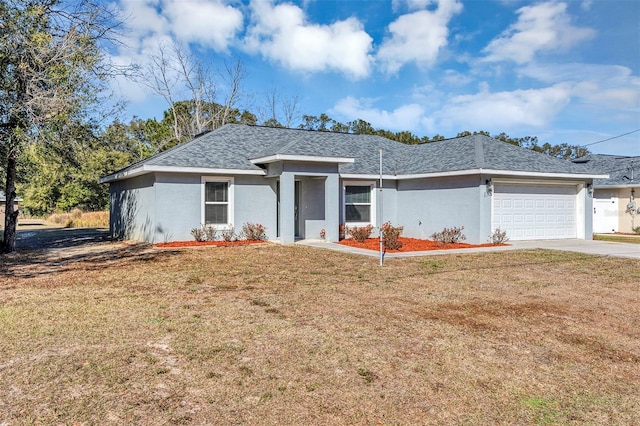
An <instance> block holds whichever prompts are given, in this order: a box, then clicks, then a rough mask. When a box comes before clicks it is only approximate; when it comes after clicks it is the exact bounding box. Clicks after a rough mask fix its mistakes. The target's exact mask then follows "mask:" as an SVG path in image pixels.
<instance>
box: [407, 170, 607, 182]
mask: <svg viewBox="0 0 640 426" xmlns="http://www.w3.org/2000/svg"><path fill="white" fill-rule="evenodd" d="M468 175H493V176H519V177H537V178H556V179H558V178H560V179H606V178H608V177H609V175H590V174H577V173H546V172H523V171H511V170H493V169H470V170H456V171H451V172H437V173H421V174H412V175H398V176H397V178H396V179H398V180H406V179H423V178H434V177H447V176H468Z"/></svg>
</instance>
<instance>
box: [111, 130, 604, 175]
mask: <svg viewBox="0 0 640 426" xmlns="http://www.w3.org/2000/svg"><path fill="white" fill-rule="evenodd" d="M379 150H382V151H383V156H384V161H383V174H384V175H387V176H398V177H401V176H403V175H404V176H408V175H428V174H433V173H446V172H457V171H458V172H459V171H465V170H481V169H482V170H487V171H505V172H523V173H549V174H565V175H566V174H570V175H584V177H588V176H589V175H592V174H593V173H592V172H591V171H589V170H585V168H584V167H581V166H580V165H578V164H573V163H571V162H569V161H565V160H561V159H557V158H552V157H549V156H547V155H545V154H540V153H537V152H534V151H531V150H528V149H524V148H520V147H517V146H514V145H510V144H508V143H505V142H501V141H498V140H495V139H493V138H490V137H487V136H484V135H471V136H465V137H461V138H453V139H446V140H442V141H437V142H431V143H427V144H422V145H405V144H402V143H399V142H395V141H392V140H389V139H386V138H383V137H381V136H374V135H354V134H348V133H334V132H318V131H309V130H299V129H283V128H273V127H261V126H248V125H242V124H227V125H225V126H223V127H221V128H219V129H216V130H214V131H212V132H209V133H206V134H204V135H202V136H199V137H196V138H195V139H193V140H191V141H189V142H186V143H183V144H181V145H178V146H176V147H174V148H172V149H169V150H167V151H164V152H162V153H159V154H157V155H154V156H152V157H150V158H147V159H145V160H142V161H140V162H138V163H135V164H132V165H130V166H128V167H126V168H124V169H122V170H119V171H117V172H115V173H113V174H111V175H109V176H105V177H104V178H102V179H101V182H109V181H113V180H119V179H122V178H125V177H127V176H131V175H135V174H141V173H146V172H151V171H160V170H170V171H178V170H179V171H184V172H189V171H193V172H197V171H198V170H204V169H216V170H230V171H236V172H245V173H256V174H262V173H263V169H262V168H261V167H260V166H259V165H258V164H255V162H256V159H262V158H267V157H275V158H277V157H278V156H287V157H289V158H291V157H295V158H298V159H299V160H301V161H303V160H304V159H305V158H307V159H310V158H314V157H315V158H323V159H324V160H325V161H335V162H336V163H339V164H340V165H339V170H340V173H341V174H343V175H375V174H378V173H379ZM343 159H352V162H344V161H341V160H343ZM252 160H253V162H252Z"/></svg>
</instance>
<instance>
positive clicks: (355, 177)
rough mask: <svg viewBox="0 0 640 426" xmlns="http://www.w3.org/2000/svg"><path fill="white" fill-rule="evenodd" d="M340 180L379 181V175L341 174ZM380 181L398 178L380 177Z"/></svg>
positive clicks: (392, 176)
mask: <svg viewBox="0 0 640 426" xmlns="http://www.w3.org/2000/svg"><path fill="white" fill-rule="evenodd" d="M340 178H342V179H369V180H372V179H373V180H378V179H380V175H359V174H357V173H341V174H340ZM382 179H384V180H396V179H398V176H396V175H382Z"/></svg>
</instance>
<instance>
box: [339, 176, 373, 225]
mask: <svg viewBox="0 0 640 426" xmlns="http://www.w3.org/2000/svg"><path fill="white" fill-rule="evenodd" d="M344 204H345V222H347V223H349V222H364V223H370V222H371V186H369V185H367V186H345V191H344Z"/></svg>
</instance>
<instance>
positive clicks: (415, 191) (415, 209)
mask: <svg viewBox="0 0 640 426" xmlns="http://www.w3.org/2000/svg"><path fill="white" fill-rule="evenodd" d="M483 192H484V190H483V187H482V186H481V182H480V176H455V177H442V178H432V179H413V180H401V181H398V192H397V205H398V212H397V217H398V220H397V222H398V225H400V226H404V232H403V235H404V236H407V237H412V238H430V236H431V234H433V233H434V232H438V231H442V230H443V229H444V228H451V227H454V226H456V227H460V226H464V231H463V232H464V234H465V235H466V237H467V240H466V241H467V242H470V243H473V244H478V243H483V242H487V237H488V233H487V232H488V230H487V225H486V223H484V224H483V222H488V223H489V224H490V223H491V220H490V218H489V220H488V221H487V219H486V217H485V216H486V215H487V212H486V209H487V203H488V206H489V207H488V209H489V215H490V209H491V204H490V200H485V199H484V197H482V193H483ZM479 201H480V204H481V206H482V208H479V206H478V202H479ZM489 226H490V225H489ZM485 234H486V235H485Z"/></svg>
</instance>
